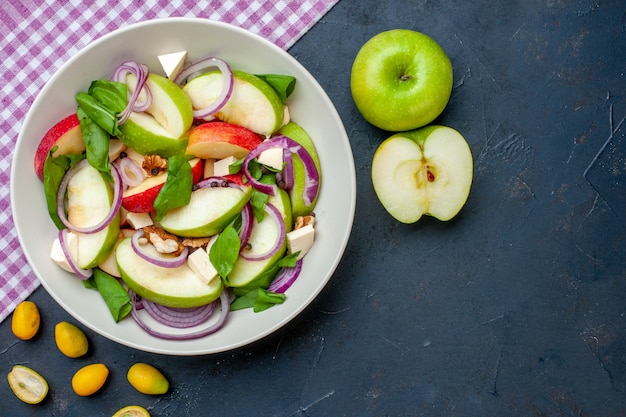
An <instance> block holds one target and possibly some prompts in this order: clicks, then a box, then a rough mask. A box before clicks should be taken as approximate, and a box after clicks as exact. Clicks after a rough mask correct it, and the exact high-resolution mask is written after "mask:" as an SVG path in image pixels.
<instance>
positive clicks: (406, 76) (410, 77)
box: [400, 74, 413, 81]
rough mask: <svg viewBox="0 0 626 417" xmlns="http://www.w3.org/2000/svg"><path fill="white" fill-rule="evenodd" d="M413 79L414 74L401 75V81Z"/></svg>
mask: <svg viewBox="0 0 626 417" xmlns="http://www.w3.org/2000/svg"><path fill="white" fill-rule="evenodd" d="M411 79H413V76H412V75H411V74H404V75H403V76H401V77H400V81H409V80H411Z"/></svg>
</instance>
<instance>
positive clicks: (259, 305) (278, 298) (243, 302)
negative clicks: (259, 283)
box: [230, 288, 285, 313]
mask: <svg viewBox="0 0 626 417" xmlns="http://www.w3.org/2000/svg"><path fill="white" fill-rule="evenodd" d="M284 301H285V294H280V293H275V292H271V291H268V290H265V289H263V288H256V289H254V290H252V291H249V292H247V293H246V294H244V295H242V296H240V297H238V298H236V299H235V301H233V302H232V303H231V305H230V310H231V311H234V310H242V309H244V308H252V309H253V311H254V312H255V313H259V312H261V311H264V310H267V309H268V308H270V307H273V306H274V305H276V304H282V303H283V302H284Z"/></svg>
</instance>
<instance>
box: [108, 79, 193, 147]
mask: <svg viewBox="0 0 626 417" xmlns="http://www.w3.org/2000/svg"><path fill="white" fill-rule="evenodd" d="M136 82H137V80H136V78H135V77H134V76H133V75H129V76H128V77H127V85H128V88H129V90H130V91H131V92H132V91H134V88H135V86H136ZM146 86H147V87H148V88H149V89H150V92H151V94H152V105H151V106H150V108H149V109H148V110H146V111H145V112H142V113H136V112H132V113H131V115H130V116H129V118H128V119H127V120H126V121H125V122H124V123H122V124H121V125H120V127H119V128H120V131H121V132H122V137H121V138H120V139H121V140H122V141H123V142H124V143H125V144H126V145H127V146H129V147H130V148H133V149H135V150H136V151H137V152H139V153H141V154H143V155H152V154H159V155H161V156H163V157H166V158H167V157H170V156H172V155H182V154H184V153H185V149H186V147H187V136H186V133H187V131H188V130H189V128H190V127H191V124H192V123H193V109H192V107H191V100H190V99H189V96H188V95H187V94H186V93H185V92H184V91H183V90H182V88H180V86H178V85H177V84H175V83H174V82H173V81H171V80H169V79H167V78H165V77H162V76H160V75H157V74H154V73H151V74H150V75H149V76H148V80H147V81H146ZM141 97H142V96H141V95H140V98H141Z"/></svg>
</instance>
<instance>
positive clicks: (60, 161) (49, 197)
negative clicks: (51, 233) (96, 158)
mask: <svg viewBox="0 0 626 417" xmlns="http://www.w3.org/2000/svg"><path fill="white" fill-rule="evenodd" d="M56 149H57V147H56V146H55V147H53V148H52V149H50V152H48V156H47V157H46V160H45V162H44V165H43V188H44V194H45V196H46V205H47V207H48V213H49V214H50V218H51V219H52V221H53V222H54V225H55V226H56V227H57V228H58V229H59V230H61V229H65V225H64V224H63V222H62V221H61V218H60V217H59V215H58V214H57V194H58V192H59V186H60V185H61V181H62V180H63V177H64V176H65V173H66V172H67V171H68V170H69V169H70V168H71V167H73V166H74V165H75V164H76V163H77V162H78V161H80V160H81V159H85V155H83V154H81V155H60V156H57V157H55V158H53V157H52V153H53V152H55V151H56Z"/></svg>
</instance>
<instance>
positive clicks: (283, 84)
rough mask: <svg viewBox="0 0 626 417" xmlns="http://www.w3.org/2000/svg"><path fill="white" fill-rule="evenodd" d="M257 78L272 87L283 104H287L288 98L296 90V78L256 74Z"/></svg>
mask: <svg viewBox="0 0 626 417" xmlns="http://www.w3.org/2000/svg"><path fill="white" fill-rule="evenodd" d="M256 76H257V77H259V78H260V79H262V80H263V81H265V82H266V83H268V84H269V85H270V86H272V88H273V89H274V90H275V91H276V93H277V94H278V97H280V100H281V101H282V102H283V104H285V103H286V102H287V98H288V97H289V96H290V95H291V93H293V90H294V89H295V88H296V78H295V77H292V76H291V75H280V74H256Z"/></svg>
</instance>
